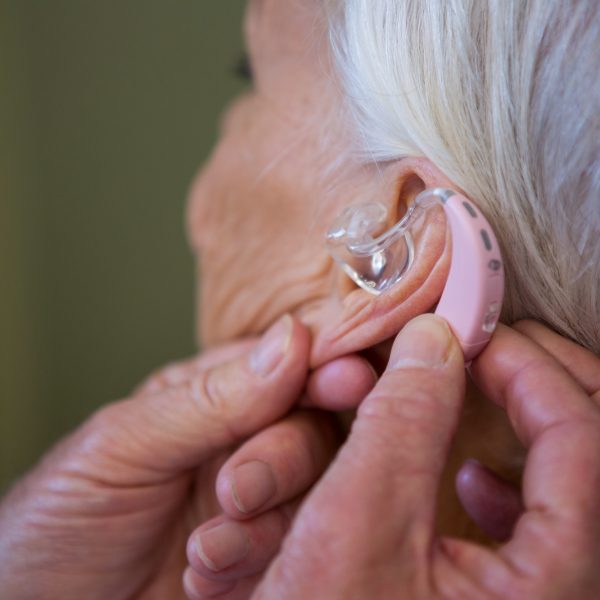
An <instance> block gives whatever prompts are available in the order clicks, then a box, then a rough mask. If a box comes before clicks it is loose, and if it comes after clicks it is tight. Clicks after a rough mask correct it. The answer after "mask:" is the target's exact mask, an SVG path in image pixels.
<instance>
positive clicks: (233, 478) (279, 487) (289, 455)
mask: <svg viewBox="0 0 600 600" xmlns="http://www.w3.org/2000/svg"><path fill="white" fill-rule="evenodd" d="M337 446H338V434H337V431H336V429H335V426H334V423H333V421H332V419H331V417H330V416H329V415H325V414H324V413H321V412H318V411H315V410H311V411H307V410H305V411H296V412H294V413H292V414H291V415H290V416H288V417H286V418H285V419H284V420H282V421H279V422H278V423H276V424H275V425H271V426H270V427H268V428H267V429H265V430H263V431H261V432H259V433H257V434H256V435H255V436H253V437H252V438H250V439H249V440H248V441H246V442H245V443H244V444H243V445H242V446H241V447H240V448H239V449H238V450H237V451H236V452H235V453H234V454H233V455H232V456H231V457H230V458H229V460H228V461H227V462H226V463H225V465H223V467H222V468H221V470H220V472H219V475H218V477H217V483H216V488H217V497H218V499H219V502H220V504H221V506H222V508H223V510H224V511H225V513H226V514H227V515H229V516H230V517H232V518H237V519H239V518H242V519H244V518H248V517H249V516H251V515H253V514H256V512H257V511H260V512H264V511H266V510H268V509H270V508H272V507H274V506H277V505H279V504H282V503H284V502H287V501H288V500H291V499H292V498H295V497H296V496H298V495H299V494H301V493H303V492H305V491H306V490H307V489H308V488H309V487H310V486H311V485H312V484H313V483H314V482H315V481H316V480H317V479H318V477H320V475H321V474H322V473H323V471H324V470H325V469H326V468H327V465H328V464H329V463H330V461H331V459H332V458H333V456H334V454H335V452H336V449H337Z"/></svg>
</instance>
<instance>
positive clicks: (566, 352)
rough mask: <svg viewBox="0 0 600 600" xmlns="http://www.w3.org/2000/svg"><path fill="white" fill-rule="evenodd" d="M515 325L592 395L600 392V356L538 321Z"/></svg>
mask: <svg viewBox="0 0 600 600" xmlns="http://www.w3.org/2000/svg"><path fill="white" fill-rule="evenodd" d="M513 327H514V328H515V329H516V330H517V331H518V332H520V333H523V334H525V335H526V336H527V337H528V338H530V339H532V340H533V341H534V342H535V343H536V344H538V345H539V346H541V347H542V348H544V350H546V352H548V353H549V354H551V355H552V356H554V358H556V360H557V361H558V362H559V363H560V364H561V365H562V366H563V367H564V368H565V369H566V370H567V371H568V372H569V373H570V374H571V376H572V377H573V379H575V380H576V381H577V383H578V384H579V385H580V386H581V387H582V388H583V389H584V390H585V391H586V392H587V393H588V394H589V395H590V396H595V395H596V394H600V358H598V357H597V356H596V355H595V354H594V353H593V352H591V351H590V350H588V349H587V348H583V347H582V346H580V345H578V344H576V343H575V342H572V341H571V340H569V339H567V338H565V337H563V336H562V335H559V334H558V333H556V332H554V331H552V330H551V329H549V328H548V327H545V326H544V325H542V324H541V323H538V322H537V321H531V320H524V321H518V322H517V323H515V324H514V325H513ZM596 402H600V397H599V398H597V399H596Z"/></svg>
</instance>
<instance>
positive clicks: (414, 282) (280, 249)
mask: <svg viewBox="0 0 600 600" xmlns="http://www.w3.org/2000/svg"><path fill="white" fill-rule="evenodd" d="M320 5H321V3H320V2H318V1H317V0H307V1H306V2H279V1H275V0H264V1H259V2H250V3H249V5H248V11H247V15H246V22H245V33H246V42H247V48H248V53H249V58H250V62H251V65H252V70H253V75H254V77H253V85H252V89H251V90H250V91H249V92H247V93H246V94H245V95H244V96H242V97H241V98H239V99H238V100H236V101H235V102H234V103H233V104H232V105H231V106H230V107H229V108H228V110H227V111H226V113H225V114H224V116H223V118H222V124H221V136H220V139H219V142H218V144H217V146H216V148H215V150H214V152H213V155H212V157H211V158H210V160H209V161H208V163H207V164H206V166H204V168H203V169H202V170H201V171H200V172H199V174H198V176H197V178H196V180H195V183H194V185H193V187H192V190H191V194H190V200H189V210H188V230H189V238H190V242H191V245H192V247H193V248H194V250H195V251H196V253H197V255H198V269H199V277H198V281H199V282H201V285H200V286H199V290H200V292H199V295H198V315H199V319H198V324H199V331H198V337H199V339H200V340H201V341H202V342H203V344H204V345H205V346H211V345H213V344H216V343H220V342H224V341H229V340H231V339H234V338H237V337H239V336H244V335H248V334H255V333H260V332H261V331H263V330H264V329H265V328H266V327H267V326H268V324H269V323H271V322H273V321H274V320H275V319H277V318H278V317H279V316H280V315H282V314H284V313H285V312H292V313H294V314H295V315H297V316H298V317H299V318H300V319H301V320H302V321H303V322H304V323H305V324H307V325H308V326H309V328H310V329H311V332H312V335H313V347H312V353H311V363H312V365H313V366H316V365H320V364H322V363H323V362H324V361H326V360H329V359H332V358H337V357H340V356H343V355H345V354H346V353H348V352H364V353H365V355H367V356H368V357H369V359H370V360H371V361H372V363H373V365H374V366H375V368H376V369H377V370H378V371H379V372H381V371H382V369H383V366H385V361H386V359H387V356H388V354H389V347H390V345H389V342H388V340H389V339H390V338H392V337H393V336H394V335H395V334H396V333H397V332H398V331H399V330H400V329H401V328H402V327H403V326H404V324H405V323H406V322H407V321H408V320H409V319H411V318H412V317H414V316H416V315H418V314H421V313H424V312H427V311H429V310H431V308H432V306H434V305H435V303H436V302H437V300H438V298H439V296H440V294H441V292H442V289H443V286H444V283H445V278H446V275H447V271H448V266H449V263H448V260H449V256H450V245H449V243H448V238H447V232H446V226H445V220H444V218H443V216H440V215H439V214H438V215H436V216H435V217H434V218H432V219H431V220H430V221H429V222H428V226H427V227H426V229H425V230H424V231H423V232H421V235H420V236H418V237H417V251H416V258H415V262H414V264H413V266H412V268H411V269H410V272H409V273H408V274H407V275H406V276H405V278H404V279H403V280H402V282H400V283H399V284H398V285H396V286H394V288H393V290H392V291H390V293H387V294H385V295H383V296H379V297H374V296H372V295H370V294H368V293H367V292H365V291H363V290H360V289H357V288H356V286H355V285H354V284H353V283H352V282H351V281H350V280H349V279H348V278H347V277H346V276H345V275H344V274H343V273H342V272H341V270H339V268H338V267H337V266H336V265H335V264H334V263H333V261H332V259H331V258H330V257H329V256H328V254H327V252H326V250H325V247H324V235H325V232H326V230H327V228H328V227H329V225H330V224H331V222H332V221H333V219H334V218H335V217H336V216H337V215H338V213H339V212H340V211H341V210H342V209H343V208H344V207H346V206H348V205H349V204H351V203H353V202H358V201H368V200H373V199H374V200H378V201H381V202H384V203H385V204H386V205H387V206H388V207H389V209H390V213H391V214H392V215H396V216H397V215H400V214H403V212H404V211H405V210H406V207H407V206H408V205H410V203H411V202H412V200H413V199H414V197H415V196H416V194H418V193H419V192H420V191H421V190H422V189H424V188H425V187H437V186H446V187H451V188H452V187H456V186H453V184H452V182H451V181H449V180H448V179H447V178H446V177H445V176H444V175H443V174H442V173H440V172H439V170H437V168H436V167H435V166H434V165H433V164H431V162H429V161H428V160H426V159H423V158H406V159H402V160H399V161H394V162H390V163H386V164H377V165H376V164H367V163H365V162H364V161H363V162H361V161H359V160H358V159H357V158H356V153H354V152H353V148H354V147H356V144H355V143H354V140H353V139H352V135H351V131H350V128H349V126H348V123H351V120H350V117H349V116H348V114H347V113H346V111H345V110H344V109H343V108H341V107H343V103H344V99H343V97H342V92H341V91H340V87H339V84H338V83H337V81H336V79H335V76H334V71H333V68H332V65H331V60H330V57H329V54H328V40H327V32H326V23H325V19H324V16H323V14H322V11H321V8H320ZM467 408H468V410H467V411H466V417H465V419H463V421H462V423H461V425H460V433H459V435H458V437H457V441H456V442H455V446H456V449H455V452H454V454H453V456H452V458H451V460H450V466H449V469H448V472H447V475H446V478H445V483H444V485H443V486H442V491H441V494H442V503H441V504H442V505H443V506H444V512H445V514H444V515H441V517H440V520H441V523H442V526H443V527H444V528H445V529H446V530H448V531H452V532H453V533H469V534H470V535H473V536H476V537H478V536H480V533H479V532H478V531H477V529H476V528H473V527H472V525H471V524H470V523H469V521H468V519H467V518H466V516H465V514H464V512H463V511H462V509H461V508H460V506H459V503H458V501H457V498H456V495H455V493H454V477H455V475H456V473H457V471H458V469H459V467H460V465H461V464H462V462H463V461H464V460H465V459H466V458H470V457H475V458H478V459H480V460H481V461H482V462H483V463H484V464H486V465H488V466H490V467H492V468H494V469H496V470H498V471H500V472H501V473H502V474H503V475H504V476H505V477H508V478H509V479H511V480H515V479H517V478H518V476H519V471H520V467H521V464H522V461H521V456H522V455H521V447H520V445H519V444H518V442H516V440H515V438H514V436H513V434H512V433H511V431H510V428H509V427H507V425H506V420H505V418H504V415H503V414H502V412H501V411H499V410H498V409H497V408H496V407H494V406H493V405H492V404H491V403H487V402H484V401H482V399H481V398H480V396H479V395H478V394H477V393H475V392H474V391H473V389H472V388H469V393H468V399H467ZM473 432H479V434H481V433H482V432H485V435H484V436H483V437H485V443H483V444H482V443H481V435H477V436H475V435H474V434H473Z"/></svg>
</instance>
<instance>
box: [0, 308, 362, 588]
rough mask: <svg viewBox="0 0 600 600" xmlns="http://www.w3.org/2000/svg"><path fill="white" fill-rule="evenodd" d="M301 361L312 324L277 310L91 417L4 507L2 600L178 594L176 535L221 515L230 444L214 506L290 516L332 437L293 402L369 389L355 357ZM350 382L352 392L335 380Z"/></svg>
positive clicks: (348, 397) (180, 556) (181, 553)
mask: <svg viewBox="0 0 600 600" xmlns="http://www.w3.org/2000/svg"><path fill="white" fill-rule="evenodd" d="M308 355H309V336H308V332H307V331H306V329H305V328H304V327H302V326H301V325H300V324H299V323H297V322H295V321H293V320H292V319H291V318H290V317H285V318H283V319H282V320H281V321H280V322H279V323H278V324H276V325H275V326H274V327H273V328H272V329H271V331H270V332H268V333H267V334H266V335H265V336H263V339H262V340H261V341H260V342H259V343H258V344H257V342H256V340H249V341H245V342H240V343H237V344H233V345H230V346H227V347H223V348H220V349H218V350H215V351H212V352H209V353H206V354H204V355H202V356H201V357H200V359H195V360H192V361H189V362H188V363H185V364H181V365H178V366H172V367H170V368H168V369H166V370H165V371H163V372H161V373H160V374H159V375H157V376H156V377H154V378H152V379H151V380H150V381H149V382H148V383H147V384H146V385H144V386H142V388H140V390H139V391H138V392H137V393H136V394H135V395H134V396H133V397H132V398H130V399H127V400H124V401H120V402H116V403H114V404H112V405H108V406H106V407H105V408H103V409H101V410H100V411H98V412H97V413H96V414H95V415H93V416H92V417H91V418H90V419H89V420H88V421H87V422H86V423H84V424H83V425H82V426H81V427H80V428H79V429H78V430H76V431H75V432H74V433H73V434H72V435H70V436H69V437H68V438H66V439H65V440H63V441H61V442H60V443H59V444H58V445H57V446H56V447H55V448H54V449H53V450H52V451H50V452H49V453H48V454H47V455H46V456H45V457H44V459H43V460H42V461H41V463H40V465H38V466H37V467H36V468H35V469H33V470H32V471H31V472H30V473H29V474H28V475H27V476H25V477H24V478H23V479H22V480H21V481H19V482H18V483H17V484H16V485H15V486H14V487H13V489H12V490H11V491H10V493H9V494H8V495H7V497H6V498H4V500H3V501H2V503H1V504H0V596H1V597H2V598H10V599H11V600H20V599H30V598H31V599H34V598H35V599H36V600H42V599H50V598H52V599H54V598H60V599H61V600H65V599H71V598H73V599H75V598H76V599H78V600H80V599H83V598H85V599H86V600H89V599H94V598H98V599H102V600H108V599H110V600H118V599H119V598H132V597H135V598H169V600H171V599H176V598H182V597H184V593H183V588H182V581H181V578H182V574H183V571H184V568H185V564H186V559H185V545H186V540H187V538H188V536H189V534H190V532H191V531H192V530H193V528H194V527H196V526H197V525H198V524H199V523H201V522H203V521H204V520H206V519H209V518H211V517H213V516H214V515H215V514H218V513H219V512H220V511H221V508H220V505H219V502H218V501H217V499H216V498H215V494H214V488H215V477H216V476H217V475H218V473H219V470H220V467H221V466H222V465H223V462H224V461H225V460H226V458H227V456H228V455H230V454H231V452H233V455H232V456H231V458H229V461H228V462H227V463H226V465H225V466H224V467H223V469H222V470H221V475H219V477H220V480H221V481H225V480H226V481H227V482H228V486H227V487H223V488H222V489H221V491H220V493H219V501H220V502H221V503H222V504H225V505H226V506H229V507H232V506H234V507H236V510H238V511H243V512H247V513H248V514H249V515H250V514H251V515H257V514H259V513H260V511H261V510H267V511H270V510H271V509H272V510H276V507H279V508H278V510H279V513H280V515H281V518H282V519H283V518H285V517H286V515H288V514H291V513H292V512H293V507H294V499H295V498H296V497H298V496H299V495H301V494H302V493H303V492H304V491H305V490H306V489H307V488H308V487H310V485H312V483H313V482H314V481H315V480H316V479H317V478H318V476H319V475H320V474H321V473H322V471H323V470H324V469H325V467H326V466H327V464H328V462H329V460H330V458H331V457H332V456H333V454H334V452H335V450H336V446H337V437H336V432H335V430H334V428H333V426H332V422H331V421H330V420H329V418H327V417H326V416H325V415H324V413H322V412H320V411H316V410H303V411H296V412H291V413H290V412H289V411H290V409H291V408H292V407H293V405H295V404H296V403H297V402H299V401H301V402H302V403H303V404H305V405H310V404H312V405H320V404H322V405H324V406H327V403H328V402H331V400H328V399H327V397H326V396H329V395H330V394H331V397H332V398H333V403H334V404H335V403H338V404H339V405H340V406H343V405H345V404H353V403H355V402H356V401H357V400H358V397H360V396H363V395H364V394H366V393H367V391H368V390H369V389H370V387H371V386H372V385H373V383H374V375H373V374H372V372H371V370H370V367H369V366H368V364H367V363H366V362H365V361H364V360H362V359H360V358H359V357H356V356H352V357H344V358H342V359H339V360H337V361H334V362H332V363H329V364H328V365H326V366H324V367H322V368H321V369H319V370H317V371H315V372H313V373H310V374H309V373H308ZM346 379H352V381H353V382H354V385H353V386H352V389H351V388H349V387H348V386H343V385H342V386H340V385H337V384H339V382H340V381H344V380H346ZM307 384H308V385H307ZM334 388H335V389H334ZM305 389H311V390H316V391H315V392H314V393H313V397H308V398H306V397H305V396H304V394H305V392H304V390H305ZM340 390H341V391H340ZM319 394H321V396H320V395H319ZM357 394H358V396H356V397H355V396H353V395H357ZM257 432H260V433H259V435H258V437H255V438H251V439H248V440H247V438H249V437H250V436H252V435H253V434H255V433H257ZM245 440H247V441H245ZM240 444H241V446H240ZM236 448H237V449H236ZM234 467H239V468H238V469H234ZM257 480H260V481H261V482H262V484H261V486H258V485H257V484H256V481H257ZM249 481H251V484H250V485H249V483H248V482H249ZM280 505H281V506H280ZM274 526H275V525H274Z"/></svg>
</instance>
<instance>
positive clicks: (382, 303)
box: [311, 158, 457, 366]
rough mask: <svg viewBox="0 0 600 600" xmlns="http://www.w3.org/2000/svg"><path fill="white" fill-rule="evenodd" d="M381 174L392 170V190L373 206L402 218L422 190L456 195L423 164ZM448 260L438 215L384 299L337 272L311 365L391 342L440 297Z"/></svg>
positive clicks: (398, 165) (408, 163) (402, 163)
mask: <svg viewBox="0 0 600 600" xmlns="http://www.w3.org/2000/svg"><path fill="white" fill-rule="evenodd" d="M386 169H392V176H393V179H394V185H393V186H391V188H390V191H388V192H385V193H387V194H388V195H389V197H385V198H377V200H378V201H382V202H384V203H385V204H386V205H387V206H388V207H389V208H390V209H391V212H392V214H398V215H400V214H402V213H403V212H404V211H405V210H406V207H408V206H410V205H411V204H412V202H413V200H414V198H415V197H416V195H417V194H418V193H419V192H421V191H422V190H424V189H425V188H434V187H447V188H451V189H457V188H456V186H455V185H453V184H452V182H450V181H449V180H448V178H447V177H445V176H444V175H443V174H442V173H441V172H440V171H439V170H438V169H437V168H436V167H435V166H434V165H433V164H432V163H431V162H430V161H429V160H427V159H425V158H406V159H401V160H399V161H397V162H395V163H390V164H389V165H388V166H387V167H386ZM450 257H451V249H450V233H449V231H448V230H447V227H446V219H445V216H444V213H443V210H440V211H439V212H438V213H437V214H436V215H435V216H433V217H432V218H430V219H428V221H427V226H426V227H425V228H424V230H423V231H422V232H421V234H420V235H419V236H418V238H417V239H416V240H415V255H414V260H413V264H412V266H411V267H410V269H409V270H408V272H407V273H406V275H404V277H403V278H402V279H401V280H400V281H399V282H398V283H396V284H395V285H394V286H393V287H392V288H391V289H390V290H388V291H386V292H385V293H383V294H381V295H379V296H375V295H373V294H370V293H369V292H366V291H365V290H363V289H361V288H359V287H358V286H356V285H355V284H354V283H353V282H352V281H351V280H350V279H349V278H348V277H347V276H346V275H345V274H344V273H343V272H342V270H341V269H339V276H337V277H336V278H337V284H336V285H337V289H336V290H335V291H334V294H333V295H334V298H332V299H331V302H330V303H327V304H326V305H325V306H321V310H322V312H321V311H320V312H321V314H320V315H319V319H318V320H319V323H318V324H316V326H315V327H314V342H313V349H312V357H311V363H312V365H313V366H318V365H321V364H323V363H324V362H326V361H329V360H331V359H333V358H336V357H339V356H342V355H344V354H349V353H351V352H359V351H362V350H366V349H367V348H371V347H373V346H375V345H377V344H379V343H381V342H383V341H385V340H387V339H389V338H391V337H392V336H395V335H396V334H397V333H398V331H400V330H401V329H402V327H403V326H404V325H405V324H406V323H407V322H408V321H409V320H410V319H412V318H413V317H415V316H417V315H419V314H422V313H425V312H428V311H430V310H431V309H432V308H433V307H434V306H435V304H436V303H437V301H438V300H439V298H440V296H441V295H442V291H443V289H444V285H445V283H446V279H447V277H448V271H449V268H450ZM336 268H337V267H336Z"/></svg>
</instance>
